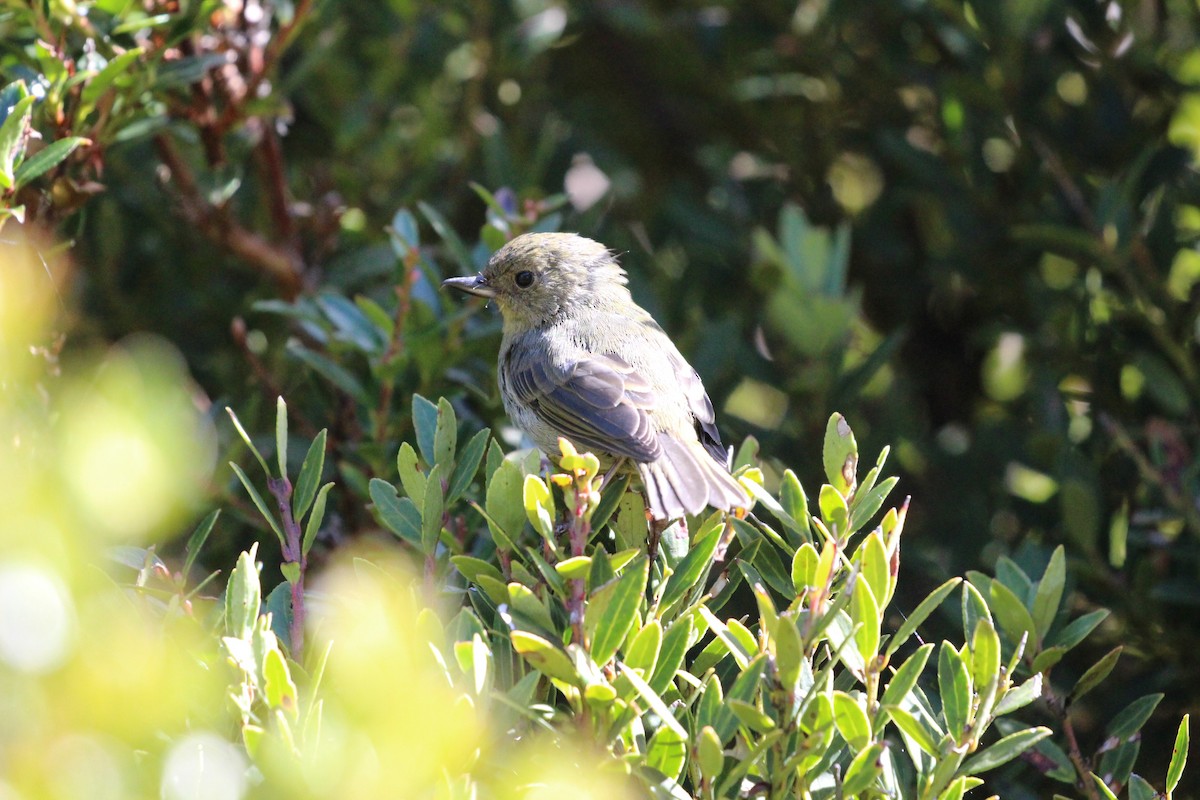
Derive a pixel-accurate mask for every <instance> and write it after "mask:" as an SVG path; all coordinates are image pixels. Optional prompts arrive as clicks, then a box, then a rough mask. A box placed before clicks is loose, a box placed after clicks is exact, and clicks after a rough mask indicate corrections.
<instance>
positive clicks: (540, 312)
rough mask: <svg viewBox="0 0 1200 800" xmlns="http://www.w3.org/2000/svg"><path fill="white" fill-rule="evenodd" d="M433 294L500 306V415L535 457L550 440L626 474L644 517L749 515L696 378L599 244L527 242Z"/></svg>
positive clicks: (563, 238) (539, 238)
mask: <svg viewBox="0 0 1200 800" xmlns="http://www.w3.org/2000/svg"><path fill="white" fill-rule="evenodd" d="M442 285H443V286H449V287H451V288H454V289H458V290H460V291H463V292H467V293H469V294H473V295H477V296H479V297H487V298H490V299H493V300H495V301H496V304H497V305H498V306H499V307H500V313H501V316H502V317H503V319H504V335H503V338H502V340H501V343H500V361H499V369H498V379H499V385H500V394H501V397H502V398H503V400H504V408H505V410H506V411H507V412H508V415H509V417H511V418H512V421H513V422H514V423H515V424H516V425H517V427H519V428H520V429H521V430H523V431H525V432H526V433H527V434H529V437H530V438H531V439H533V441H534V443H535V444H537V446H538V447H539V448H540V449H541V450H542V451H543V452H546V453H556V452H558V438H559V437H560V436H561V437H565V438H566V439H567V440H569V441H570V442H571V443H572V444H574V445H576V447H578V448H579V449H580V450H584V449H586V450H590V451H592V452H593V453H595V454H596V456H597V457H599V458H600V459H601V461H602V463H603V464H605V465H607V466H608V467H609V468H612V467H616V468H617V469H621V468H627V466H625V465H632V467H633V468H634V469H635V470H636V471H637V474H638V475H639V476H640V477H641V481H642V485H643V488H644V490H645V497H646V502H647V505H648V507H649V509H650V515H651V517H653V518H654V519H655V520H660V521H663V520H673V519H678V518H680V517H683V516H684V515H685V514H698V513H700V512H701V511H703V510H704V509H705V507H707V506H712V507H713V508H718V509H723V510H728V509H733V508H746V507H748V506H749V498H748V497H747V496H746V493H745V491H744V490H743V489H742V487H741V486H740V485H738V482H737V481H736V480H735V479H734V478H733V476H732V475H731V474H730V472H729V461H728V459H729V455H728V454H727V453H726V451H725V449H724V447H722V445H721V436H720V434H719V433H718V432H717V427H716V424H715V414H714V412H713V405H712V402H711V401H710V400H709V399H708V394H707V393H706V392H705V391H704V385H703V384H702V383H701V382H700V376H699V375H697V374H696V370H694V369H692V367H691V365H690V364H688V363H687V361H685V360H684V358H683V356H682V355H680V354H679V350H678V349H677V348H676V347H675V345H674V344H673V343H672V342H671V340H670V338H668V336H667V334H666V333H664V332H663V329H662V328H660V327H659V326H658V324H657V323H656V322H655V321H654V319H653V318H652V317H651V316H650V315H649V314H648V313H647V312H646V310H645V309H643V308H642V307H641V306H639V305H638V304H637V303H635V302H634V301H633V297H632V296H631V295H630V293H629V289H628V288H627V287H626V276H625V271H624V270H623V269H621V267H620V266H619V265H618V264H617V261H616V258H615V257H614V255H613V253H612V252H610V251H609V250H608V249H607V248H605V247H604V246H603V245H602V244H600V243H599V242H595V241H592V240H591V239H587V238H585V237H583V236H579V235H577V234H573V233H527V234H524V235H522V236H518V237H516V238H515V239H513V240H512V241H510V242H509V243H508V244H506V245H504V247H502V248H500V250H499V251H497V252H496V254H495V255H493V256H492V258H491V260H490V261H488V265H487V267H486V268H485V269H484V270H483V272H480V273H479V274H478V275H475V276H473V277H462V278H450V279H448V280H445V281H443V282H442Z"/></svg>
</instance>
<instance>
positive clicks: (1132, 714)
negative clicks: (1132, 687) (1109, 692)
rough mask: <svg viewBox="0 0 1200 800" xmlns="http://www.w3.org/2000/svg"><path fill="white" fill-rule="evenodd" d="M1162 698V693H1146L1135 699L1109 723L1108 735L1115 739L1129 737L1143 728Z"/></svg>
mask: <svg viewBox="0 0 1200 800" xmlns="http://www.w3.org/2000/svg"><path fill="white" fill-rule="evenodd" d="M1162 699H1163V695H1162V694H1161V693H1160V694H1148V695H1144V696H1142V697H1139V698H1138V699H1137V700H1134V701H1133V702H1132V703H1130V704H1129V705H1127V706H1125V708H1123V709H1122V710H1121V712H1120V713H1118V714H1117V715H1116V716H1115V717H1113V718H1112V722H1109V723H1108V728H1107V729H1106V730H1107V732H1108V735H1109V736H1111V737H1113V738H1115V739H1128V738H1129V737H1131V736H1133V735H1134V734H1135V733H1137V732H1138V731H1140V730H1141V729H1142V726H1143V725H1145V724H1146V720H1148V719H1150V715H1151V714H1153V713H1154V709H1156V708H1158V704H1159V703H1160V702H1161V701H1162Z"/></svg>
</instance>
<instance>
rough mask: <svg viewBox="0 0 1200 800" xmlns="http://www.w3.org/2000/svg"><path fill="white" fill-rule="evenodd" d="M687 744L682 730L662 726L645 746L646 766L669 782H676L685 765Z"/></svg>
mask: <svg viewBox="0 0 1200 800" xmlns="http://www.w3.org/2000/svg"><path fill="white" fill-rule="evenodd" d="M687 754H688V742H687V736H686V735H685V734H684V733H683V729H682V728H676V727H672V726H670V725H664V726H662V727H661V728H659V729H658V731H657V732H656V733H655V734H654V736H653V737H652V738H651V739H650V744H649V745H647V746H646V766H648V767H651V768H652V769H656V770H658V771H659V772H661V773H662V774H663V775H666V776H667V777H668V778H670V779H671V780H673V781H674V780H678V778H679V775H680V773H681V772H683V765H684V764H685V763H687Z"/></svg>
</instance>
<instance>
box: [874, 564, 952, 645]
mask: <svg viewBox="0 0 1200 800" xmlns="http://www.w3.org/2000/svg"><path fill="white" fill-rule="evenodd" d="M960 583H962V578H951V579H950V580H948V581H946V582H945V583H943V584H942V585H941V586H939V587H938V588H936V589H934V590H933V591H932V592H930V593H929V596H928V597H926V598H925V599H924V600H922V601H921V603H920V605H918V606H917V607H916V608H915V609H914V610H913V612H912V613H911V614H909V615H908V619H906V620H904V622H903V623H902V624H901V625H900V629H899V630H897V631H896V634H895V635H894V636H893V637H892V638H891V639H890V640H889V641H888V646H887V651H886V652H887V654H888V655H889V656H890V655H891V654H892V653H895V652H896V651H897V650H898V649H900V645H902V644H904V643H905V642H907V641H908V638H909V637H910V636H912V635H913V633H915V632H916V630H917V628H918V627H919V626H920V625H921V623H923V622H924V621H925V620H926V619H927V618H928V617H929V615H930V614H932V613H933V612H934V611H936V610H937V607H938V606H940V605H941V604H942V602H943V601H944V600H945V599H946V598H947V597H948V596H949V595H950V592H952V591H954V587H956V586H958V585H959V584H960Z"/></svg>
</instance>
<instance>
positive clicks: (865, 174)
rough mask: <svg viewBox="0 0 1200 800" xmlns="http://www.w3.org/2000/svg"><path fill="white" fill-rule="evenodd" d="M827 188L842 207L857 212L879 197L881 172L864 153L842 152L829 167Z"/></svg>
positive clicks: (881, 189)
mask: <svg viewBox="0 0 1200 800" xmlns="http://www.w3.org/2000/svg"><path fill="white" fill-rule="evenodd" d="M829 188H830V189H831V190H832V191H833V197H834V199H835V200H837V201H838V203H839V204H840V205H841V206H842V208H844V209H846V210H847V211H849V212H850V213H851V214H857V213H858V212H859V211H862V210H863V209H864V208H866V207H867V206H869V205H871V204H872V203H874V202H875V201H876V200H877V199H879V195H880V193H882V192H883V172H881V171H880V169H879V167H878V166H877V165H876V164H875V162H874V161H872V160H871V159H869V158H867V157H866V156H864V155H859V154H857V153H842V154H841V155H840V156H838V158H837V160H836V161H834V162H833V165H832V166H830V168H829Z"/></svg>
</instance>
